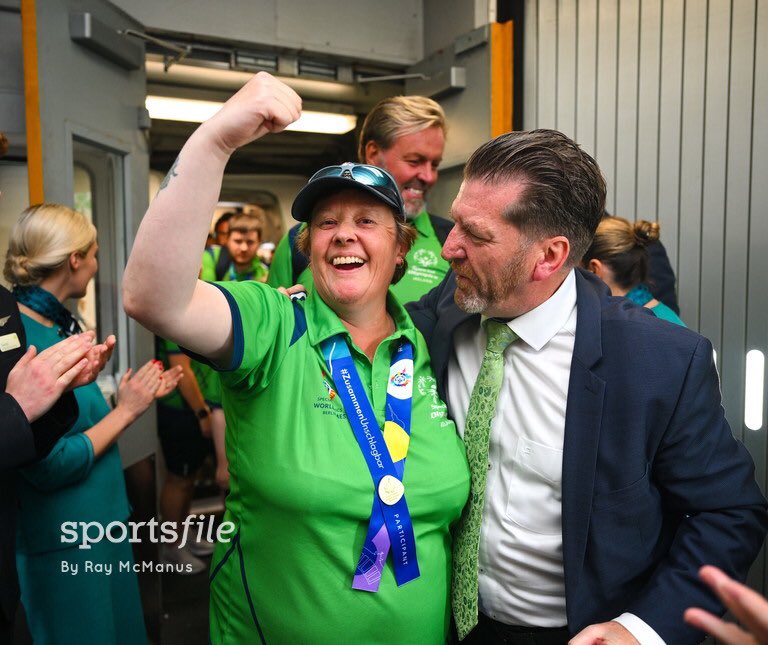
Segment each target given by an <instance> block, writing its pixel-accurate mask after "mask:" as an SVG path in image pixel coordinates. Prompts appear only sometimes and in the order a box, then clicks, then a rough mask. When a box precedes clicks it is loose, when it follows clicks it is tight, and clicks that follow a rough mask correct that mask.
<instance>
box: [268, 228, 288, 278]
mask: <svg viewBox="0 0 768 645" xmlns="http://www.w3.org/2000/svg"><path fill="white" fill-rule="evenodd" d="M267 284H268V285H269V286H270V287H290V286H291V285H292V284H293V260H292V257H291V245H290V241H289V239H288V234H287V233H286V234H285V235H283V238H282V239H281V240H280V241H279V242H278V243H277V248H275V253H274V255H273V256H272V264H270V265H269V277H268V278H267Z"/></svg>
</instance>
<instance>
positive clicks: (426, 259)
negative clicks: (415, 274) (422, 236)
mask: <svg viewBox="0 0 768 645" xmlns="http://www.w3.org/2000/svg"><path fill="white" fill-rule="evenodd" d="M413 261H414V262H416V264H418V265H419V266H423V267H424V268H427V267H434V266H437V255H435V252H434V251H430V250H429V249H419V250H418V251H416V253H414V254H413Z"/></svg>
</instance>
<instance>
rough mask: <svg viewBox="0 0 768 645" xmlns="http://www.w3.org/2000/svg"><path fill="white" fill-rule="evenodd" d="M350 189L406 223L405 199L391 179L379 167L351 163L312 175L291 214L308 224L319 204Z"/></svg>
mask: <svg viewBox="0 0 768 645" xmlns="http://www.w3.org/2000/svg"><path fill="white" fill-rule="evenodd" d="M347 188H355V189H358V190H363V191H365V192H366V193H368V194H370V195H373V196H374V197H375V198H376V199H378V200H379V201H381V202H383V203H384V204H386V205H387V206H389V207H390V208H391V209H392V210H393V211H394V212H395V215H396V216H397V217H399V218H400V219H401V220H402V221H405V206H404V205H403V198H402V197H401V196H400V190H399V189H398V187H397V182H395V180H394V179H393V178H392V175H390V174H389V173H388V172H387V171H386V170H382V169H381V168H379V167H377V166H369V165H368V164H363V163H350V162H347V163H343V164H341V165H340V166H326V167H325V168H321V169H320V170H318V171H317V172H316V173H315V174H314V175H312V176H311V177H310V178H309V181H308V182H307V185H306V186H304V188H302V189H301V190H300V191H299V194H298V195H296V199H294V200H293V206H292V207H291V214H292V215H293V217H294V219H297V220H299V221H300V222H308V221H309V220H310V218H311V217H312V210H313V209H314V207H315V204H317V202H318V201H320V200H321V199H322V198H323V197H327V196H328V195H332V194H333V193H338V192H339V191H341V190H345V189H347Z"/></svg>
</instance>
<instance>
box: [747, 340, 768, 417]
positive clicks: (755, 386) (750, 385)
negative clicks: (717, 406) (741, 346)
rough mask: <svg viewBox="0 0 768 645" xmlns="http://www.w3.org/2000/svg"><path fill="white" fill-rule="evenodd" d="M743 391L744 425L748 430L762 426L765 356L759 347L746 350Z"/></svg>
mask: <svg viewBox="0 0 768 645" xmlns="http://www.w3.org/2000/svg"><path fill="white" fill-rule="evenodd" d="M746 372H747V373H746V377H747V378H746V383H745V388H744V389H745V392H744V425H745V426H747V428H749V429H750V430H760V428H762V427H763V383H764V378H765V356H764V355H763V352H761V351H760V350H759V349H753V350H750V351H748V352H747V370H746Z"/></svg>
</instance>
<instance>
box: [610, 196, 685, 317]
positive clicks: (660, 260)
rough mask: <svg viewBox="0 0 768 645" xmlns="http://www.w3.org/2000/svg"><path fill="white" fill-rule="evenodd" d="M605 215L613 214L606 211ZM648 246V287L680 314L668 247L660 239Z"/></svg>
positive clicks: (657, 298) (660, 299)
mask: <svg viewBox="0 0 768 645" xmlns="http://www.w3.org/2000/svg"><path fill="white" fill-rule="evenodd" d="M603 217H604V218H606V217H613V216H612V215H611V214H610V213H609V212H608V211H605V213H604V215H603ZM646 248H647V250H648V288H649V289H650V290H651V293H652V294H653V297H654V298H656V300H658V301H659V302H663V303H664V304H665V305H667V307H669V308H670V309H671V310H672V311H674V312H675V314H677V315H678V316H679V315H680V306H679V305H678V304H677V293H676V291H675V272H674V271H673V270H672V265H671V264H670V262H669V256H668V255H667V249H665V248H664V245H663V244H662V243H661V240H660V239H659V240H656V241H655V242H650V243H649V244H648V245H647V246H646Z"/></svg>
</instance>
